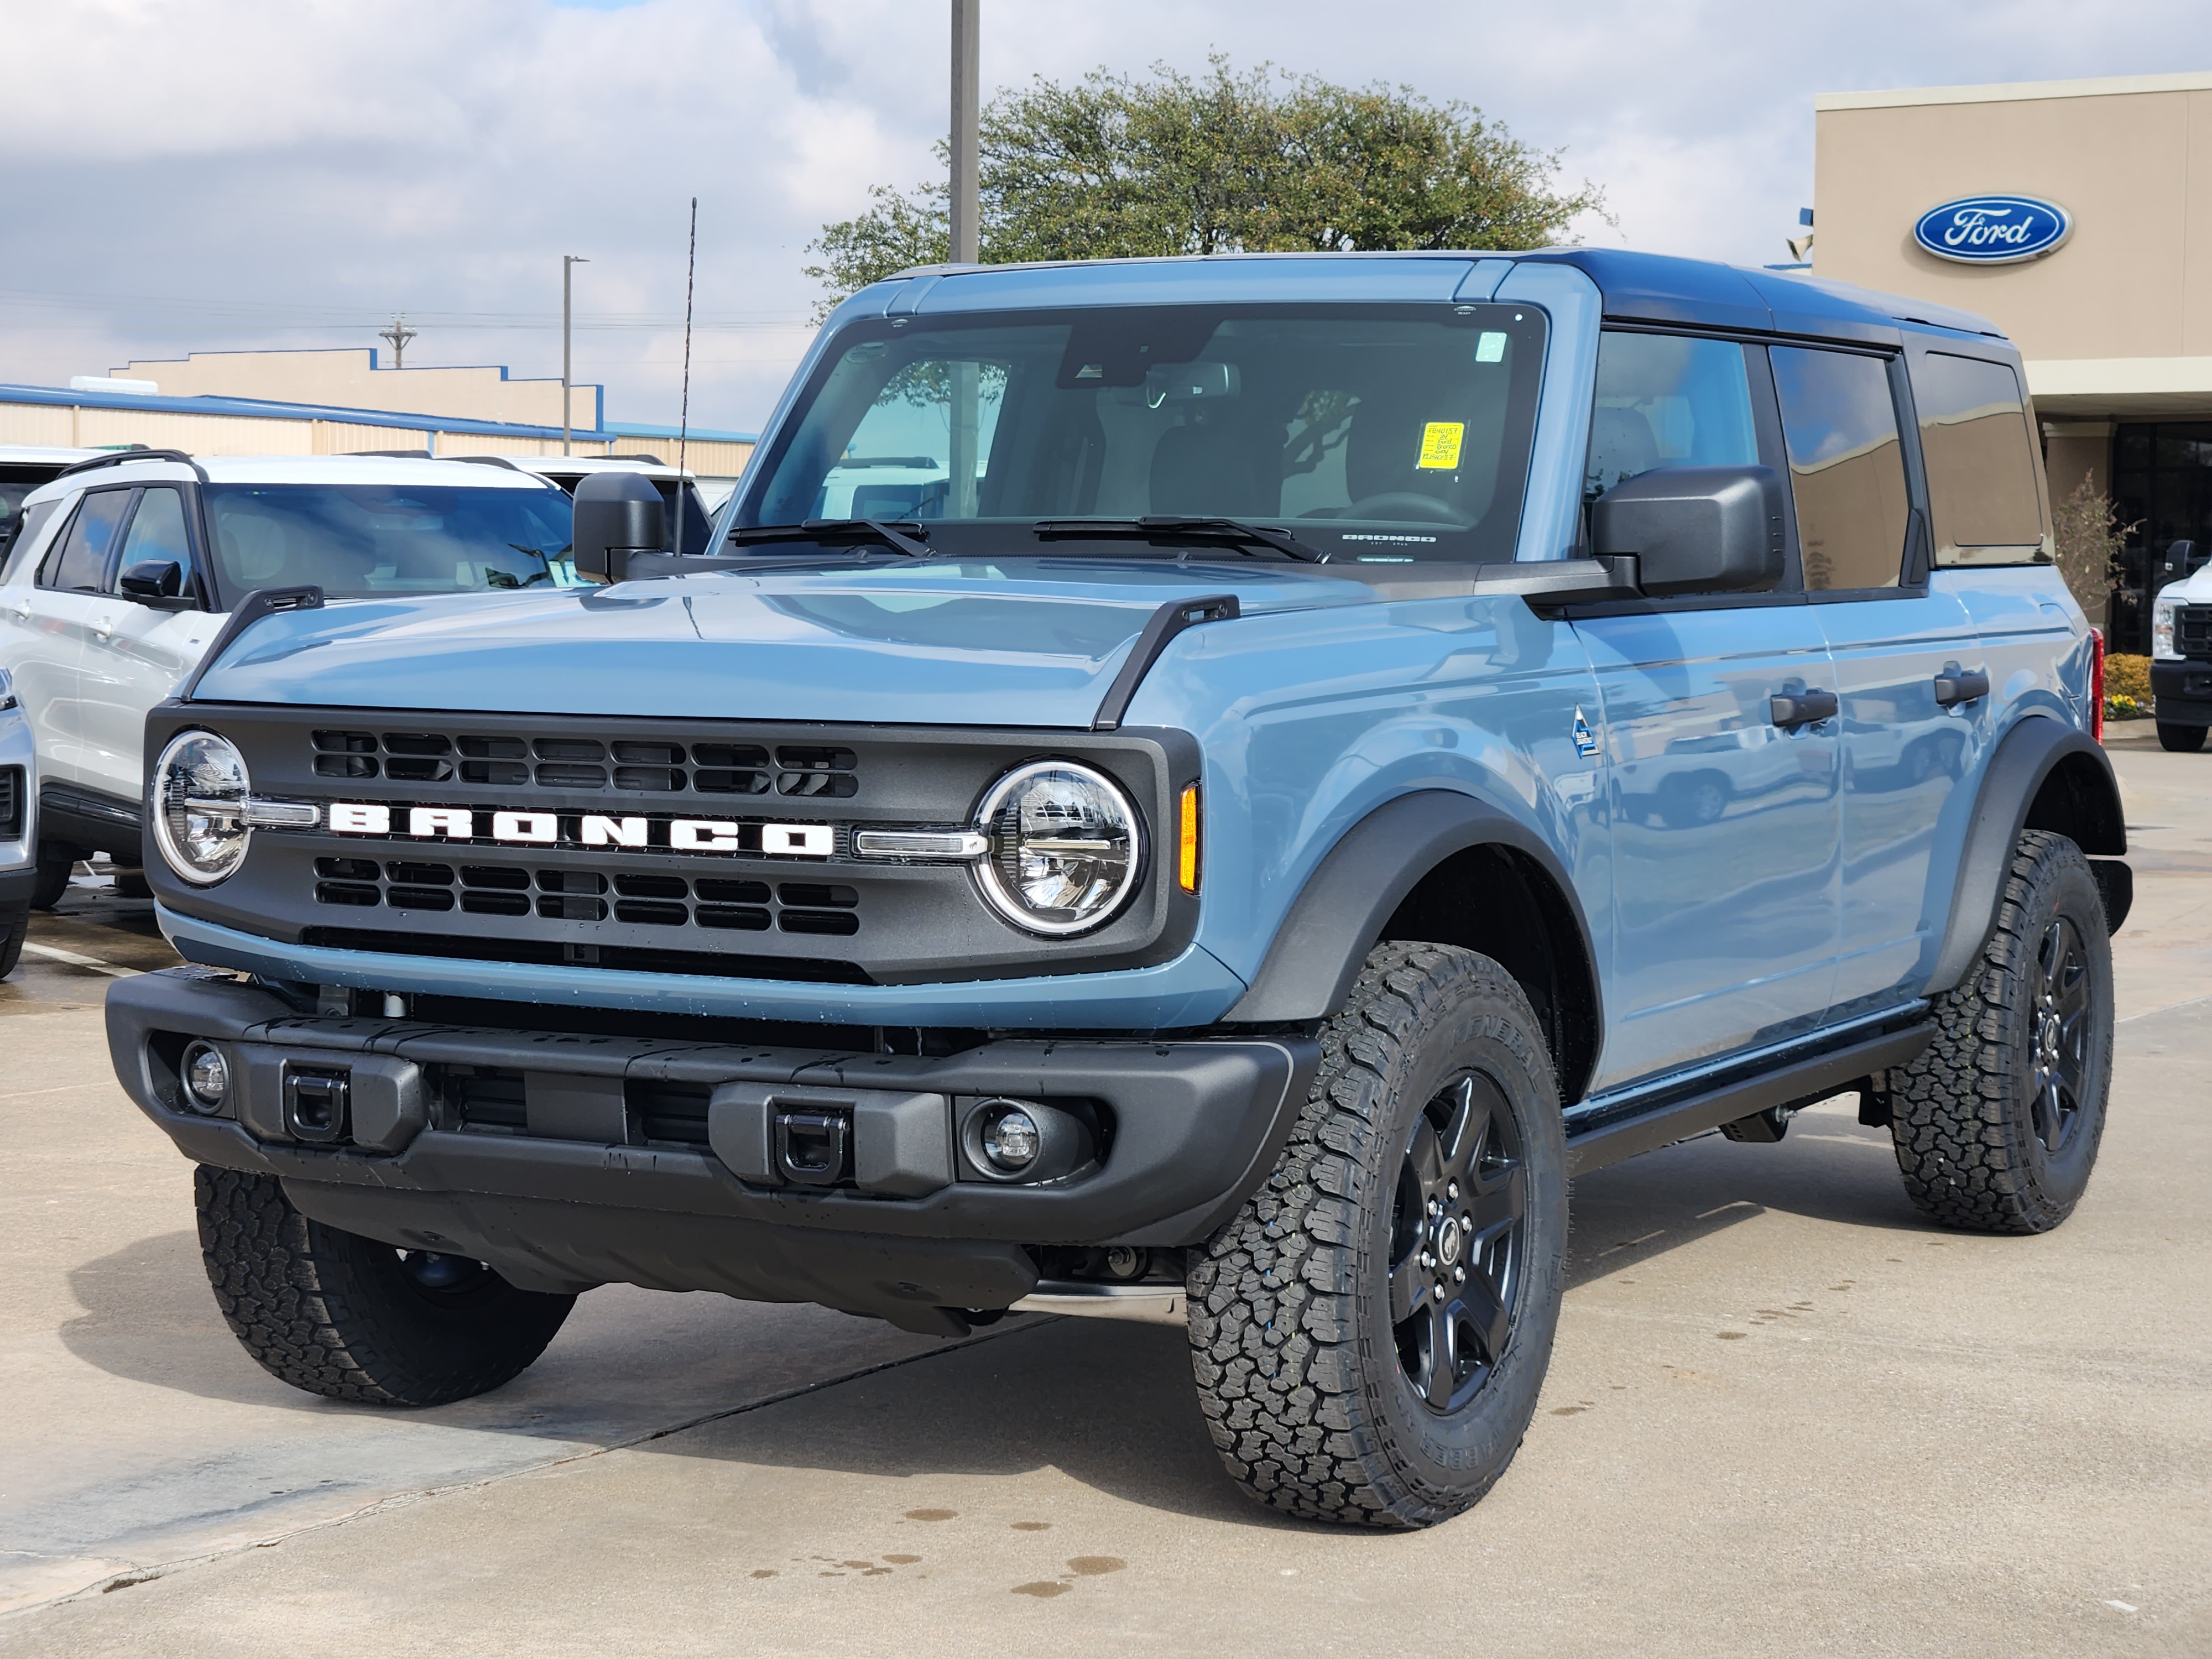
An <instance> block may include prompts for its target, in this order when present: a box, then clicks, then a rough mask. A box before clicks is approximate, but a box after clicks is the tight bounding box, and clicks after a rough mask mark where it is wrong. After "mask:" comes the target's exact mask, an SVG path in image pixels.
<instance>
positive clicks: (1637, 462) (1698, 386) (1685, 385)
mask: <svg viewBox="0 0 2212 1659" xmlns="http://www.w3.org/2000/svg"><path fill="white" fill-rule="evenodd" d="M1758 464H1759V435H1758V434H1757V432H1756V431H1755V430H1754V429H1753V426H1752V421H1751V392H1750V389H1749V387H1748V386H1747V383H1746V381H1745V380H1744V368H1743V348H1742V347H1741V346H1740V345H1738V344H1736V343H1735V342H1734V341H1732V340H1695V339H1689V338H1686V337H1682V336H1680V335H1672V334H1622V333H1613V332H1610V331H1608V332H1607V333H1606V334H1605V335H1604V336H1602V337H1601V338H1600V339H1599V341H1598V348H1597V399H1596V405H1595V408H1594V409H1592V410H1591V411H1590V442H1589V464H1588V465H1587V466H1586V468H1585V469H1584V471H1583V499H1584V500H1586V501H1589V500H1595V498H1597V497H1598V496H1600V495H1603V494H1605V492H1606V491H1607V490H1608V489H1612V488H1613V486H1614V485H1615V484H1617V483H1620V482H1621V481H1622V480H1624V479H1627V478H1632V477H1636V475H1637V474H1638V473H1639V472H1649V471H1651V470H1652V469H1653V468H1654V467H1659V466H1668V465H1681V466H1756V465H1758Z"/></svg>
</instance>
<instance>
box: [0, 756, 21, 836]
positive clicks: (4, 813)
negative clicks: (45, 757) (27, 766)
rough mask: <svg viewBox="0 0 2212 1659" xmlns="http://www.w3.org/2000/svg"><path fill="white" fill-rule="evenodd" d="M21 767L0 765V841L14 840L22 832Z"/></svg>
mask: <svg viewBox="0 0 2212 1659" xmlns="http://www.w3.org/2000/svg"><path fill="white" fill-rule="evenodd" d="M23 793H24V792H23V769H22V768H21V767H20V766H0V841H15V840H18V839H20V838H21V836H22V833H23Z"/></svg>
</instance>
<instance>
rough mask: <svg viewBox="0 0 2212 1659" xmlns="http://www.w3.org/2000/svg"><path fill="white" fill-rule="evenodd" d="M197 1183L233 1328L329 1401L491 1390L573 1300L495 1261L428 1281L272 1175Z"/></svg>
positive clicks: (386, 1401) (264, 1357) (416, 1398)
mask: <svg viewBox="0 0 2212 1659" xmlns="http://www.w3.org/2000/svg"><path fill="white" fill-rule="evenodd" d="M192 1191H193V1197H194V1199H195V1200H196V1201H197V1206H198V1209H199V1222H200V1254H201V1255H202V1256H203V1257H204V1259H205V1260H206V1262H207V1273H208V1282H209V1283H210V1284H211V1285H214V1287H215V1299H216V1305H217V1306H218V1307H220V1308H221V1309H222V1316H223V1318H224V1319H226V1320H228V1322H229V1324H230V1328H231V1331H232V1332H233V1334H235V1335H236V1336H237V1338H238V1340H239V1341H240V1343H242V1344H243V1345H244V1346H245V1348H246V1352H248V1353H250V1354H252V1356H253V1358H255V1360H256V1361H258V1363H259V1364H260V1366H261V1368H262V1369H263V1370H265V1371H267V1372H268V1373H269V1374H270V1376H274V1377H276V1379H277V1380H278V1381H279V1382H283V1383H290V1384H291V1385H292V1386H293V1387H294V1388H295V1389H305V1390H306V1391H307V1393H309V1394H319V1395H323V1396H325V1398H326V1399H331V1400H350V1401H357V1402H359V1403H361V1404H364V1405H372V1406H440V1405H444V1404H446V1403H447V1402H448V1401H455V1400H465V1399H468V1398H469V1397H470V1396H471V1395H479V1394H483V1393H486V1392H487V1391H489V1390H490V1389H495V1388H497V1387H499V1386H500V1384H501V1383H507V1382H510V1381H512V1380H513V1378H514V1377H515V1376H518V1375H519V1374H520V1372H521V1371H522V1370H524V1369H525V1368H526V1367H527V1366H528V1365H529V1364H530V1363H531V1362H532V1360H534V1359H536V1358H538V1355H539V1354H541V1353H543V1352H545V1345H546V1344H547V1343H549V1342H550V1341H551V1340H553V1334H554V1333H555V1332H556V1331H558V1330H559V1329H560V1328H561V1322H562V1321H563V1320H564V1319H566V1318H568V1310H569V1309H570V1308H572V1307H574V1305H575V1301H576V1298H575V1297H573V1296H547V1295H544V1294H541V1293H540V1292H538V1291H524V1290H518V1289H517V1288H515V1286H513V1285H510V1284H508V1283H507V1281H506V1280H505V1279H501V1277H500V1276H499V1275H498V1274H497V1273H493V1272H491V1271H490V1270H489V1268H483V1269H480V1270H477V1271H476V1272H474V1273H472V1274H471V1275H470V1276H468V1277H466V1278H465V1279H464V1280H463V1282H462V1284H461V1285H460V1286H459V1288H458V1289H453V1290H447V1291H434V1290H429V1289H426V1288H424V1287H423V1286H422V1285H421V1284H419V1283H418V1282H417V1281H416V1278H415V1277H414V1276H413V1275H411V1274H410V1273H409V1271H408V1269H407V1267H405V1266H404V1265H403V1263H402V1261H401V1255H400V1252H399V1251H398V1250H397V1249H394V1248H393V1247H392V1246H391V1245H389V1244H381V1243H377V1242H376V1241H375V1240H374V1239H368V1238H363V1237H360V1236H359V1235H358V1234H356V1233H348V1232H341V1231H338V1230H337V1228H335V1227H327V1226H325V1225H323V1224H322V1223H321V1222H319V1221H315V1220H312V1219H310V1218H308V1217H307V1216H304V1215H302V1214H301V1213H300V1212H299V1211H298V1210H296V1209H295V1208H294V1207H293V1206H292V1202H291V1200H289V1199H288V1198H287V1197H285V1195H284V1189H283V1185H282V1184H281V1183H280V1182H278V1181H277V1180H276V1177H275V1176H266V1175H247V1174H242V1173H240V1171H238V1170H217V1169H211V1168H210V1167H208V1166H207V1165H205V1164H202V1165H201V1166H199V1168H198V1169H197V1171H196V1172H195V1174H194V1175H193V1177H192ZM445 1260H450V1259H449V1258H447V1259H445Z"/></svg>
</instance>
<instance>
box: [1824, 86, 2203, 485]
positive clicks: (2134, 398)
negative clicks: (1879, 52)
mask: <svg viewBox="0 0 2212 1659" xmlns="http://www.w3.org/2000/svg"><path fill="white" fill-rule="evenodd" d="M1988 191H2012V192H2017V193H2020V194H2023V195H2030V196H2041V197H2047V198H2049V199H2050V200H2051V201H2055V202H2057V204H2059V205H2061V206H2062V207H2063V208H2065V209H2066V210H2068V211H2069V213H2071V214H2072V215H2073V216H2074V232H2073V234H2072V235H2071V237H2070V238H2069V240H2067V241H2066V242H2065V243H2064V244H2063V246H2060V247H2059V248H2058V249H2057V251H2056V252H2052V253H2051V254H2049V255H2048V256H2046V257H2045V258H2041V259H2035V260H2030V261H2027V262H2025V263H2022V264H2009V265H1965V264H1956V263H1954V262H1953V261H1950V260H1946V259H1939V258H1936V257H1935V256H1934V255H1932V254H1929V253H1927V252H1923V251H1922V250H1921V249H1920V248H1919V246H1917V244H1915V242H1914V241H1913V240H1912V227H1913V224H1914V222H1915V221H1917V219H1918V218H1919V217H1920V216H1921V215H1922V214H1923V213H1924V212H1926V211H1927V210H1929V208H1931V207H1934V206H1936V204H1939V203H1942V202H1945V201H1948V200H1951V199H1953V198H1954V197H1961V196H1972V195H1978V194H1982V193H1984V192H1988ZM1814 205H1815V208H1816V210H1817V213H1816V223H1815V226H1814V232H1815V234H1814V245H1813V268H1814V273H1815V274H1816V275H1818V276H1833V277H1838V278H1841V279H1842V280H1844V281H1845V282H1851V283H1863V284H1865V285H1866V286H1868V287H1870V288H1877V289H1887V290H1889V291H1891V292H1893V293H1898V294H1905V295H1919V296H1922V297H1924V298H1927V299H1929V300H1933V301H1937V302H1939V303H1941V304H1944V305H1950V306H1957V307H1962V308H1964V309H1966V310H1968V311H1974V312H1978V313H1981V314H1982V315H1984V316H1985V317H1988V318H1990V319H1992V320H1993V321H1995V322H1996V325H1998V326H1999V327H2000V328H2002V330H2003V331H2005V332H2006V333H2007V334H2008V335H2009V336H2010V337H2012V339H2013V340H2014V341H2015V343H2017V344H2018V345H2019V346H2020V348H2021V355H2022V356H2024V357H2025V358H2026V359H2027V366H2028V389H2029V391H2030V392H2032V393H2033V395H2034V398H2035V400H2036V406H2037V410H2038V411H2039V414H2040V415H2042V416H2044V417H2045V419H2046V420H2049V419H2051V418H2052V417H2054V416H2061V417H2063V416H2066V415H2069V414H2078V415H2081V416H2089V417H2092V418H2101V419H2104V420H2107V421H2109V420H2110V419H2112V417H2114V416H2119V417H2122V418H2129V419H2138V420H2155V419H2159V418H2161V417H2165V418H2172V417H2176V416H2198V417H2199V418H2201V411H2203V410H2204V409H2206V408H2207V407H2208V406H2212V73H2198V74H2181V75H2158V76H2127V77H2122V78H2118V79H2111V80H2099V81H2072V82H2032V83H2027V84H2021V85H2012V86H1990V87H1936V88H1919V89H1916V90H1908V91H1899V92H1870V93H1842V94H1828V95H1826V96H1824V97H1821V98H1820V99H1818V100H1816V101H1815V105H1814ZM2107 435H2109V434H2107ZM2054 436H2055V435H2054ZM2091 436H2092V435H2090V434H2087V433H2084V434H2081V435H2080V437H2081V440H2082V441H2083V442H2084V443H2085V444H2087V443H2088V442H2089V441H2090V440H2091ZM2070 466H2071V463H2070V462H2069V467H2070ZM2053 471H2054V474H2055V473H2056V472H2057V465H2054V467H2053ZM2078 477H2079V474H2078V472H2077V473H2076V481H2078ZM2051 484H2052V489H2053V493H2054V494H2061V493H2063V489H2062V487H2061V481H2060V480H2059V478H2058V477H2056V476H2054V477H2053V478H2052V480H2051Z"/></svg>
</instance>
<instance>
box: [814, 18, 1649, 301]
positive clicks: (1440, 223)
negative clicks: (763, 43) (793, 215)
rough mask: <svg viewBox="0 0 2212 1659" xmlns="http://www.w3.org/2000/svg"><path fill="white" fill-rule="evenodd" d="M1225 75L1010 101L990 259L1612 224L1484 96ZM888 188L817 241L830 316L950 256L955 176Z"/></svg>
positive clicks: (992, 150) (1468, 239)
mask: <svg viewBox="0 0 2212 1659" xmlns="http://www.w3.org/2000/svg"><path fill="white" fill-rule="evenodd" d="M1211 64H1212V67H1211V70H1210V72H1209V73H1208V74H1207V75H1206V76H1202V77H1200V78H1199V79H1196V80H1194V79H1192V78H1191V77H1189V76H1184V75H1182V74H1179V73H1177V72H1176V71H1175V70H1171V69H1169V68H1167V67H1166V66H1165V65H1164V64H1163V65H1155V66H1154V69H1153V71H1152V78H1151V79H1149V80H1143V81H1139V80H1137V79H1135V78H1133V77H1132V76H1127V75H1111V74H1109V73H1107V72H1106V71H1105V70H1093V71H1092V72H1091V74H1089V75H1087V76H1085V77H1084V78H1083V79H1082V80H1081V81H1080V82H1077V83H1076V84H1075V85H1073V86H1059V85H1056V84H1054V83H1053V82H1049V81H1046V80H1043V79H1042V78H1040V79H1038V80H1036V81H1035V82H1032V83H1031V84H1030V87H1029V88H1027V89H1026V90H1024V91H1018V92H1005V93H1001V94H999V96H997V97H996V98H994V99H993V100H991V102H990V103H989V104H988V105H987V106H985V108H984V110H983V112H982V121H981V129H980V131H979V134H978V137H979V143H980V148H981V155H980V158H979V159H980V162H981V166H980V168H979V173H978V178H977V193H978V196H979V197H980V203H979V206H980V210H981V212H980V217H981V242H982V257H983V258H984V259H985V260H986V261H987V262H989V263H993V264H1000V263H1004V262H1006V261H1009V260H1018V259H1103V258H1127V257H1130V256H1136V255H1145V254H1173V253H1224V252H1323V251H1328V252H1334V251H1339V250H1346V249H1352V248H1368V249H1384V248H1501V249H1502V248H1526V247H1541V246H1543V245H1544V244H1545V243H1547V242H1548V241H1552V240H1556V239H1557V238H1558V237H1559V235H1560V234H1562V233H1563V232H1564V231H1565V229H1566V228H1567V226H1568V224H1569V223H1570V222H1571V221H1572V220H1574V219H1575V218H1576V217H1577V216H1578V215H1580V214H1583V213H1596V214H1598V215H1600V216H1605V202H1604V196H1603V192H1601V191H1599V190H1598V189H1596V188H1595V186H1593V185H1590V184H1589V183H1588V182H1587V181H1585V182H1584V183H1583V185H1581V186H1580V187H1578V188H1577V189H1575V190H1574V191H1561V190H1559V189H1558V188H1557V187H1555V183H1554V181H1555V179H1556V178H1557V175H1558V173H1559V152H1557V151H1555V150H1540V149H1532V148H1531V147H1530V146H1528V145H1527V144H1524V143H1522V142H1521V141H1520V140H1518V139H1516V138H1515V137H1513V136H1512V135H1511V134H1510V133H1509V132H1507V131H1506V130H1505V129H1504V127H1503V126H1501V125H1498V124H1496V123H1495V122H1490V121H1486V120H1485V119H1484V118H1483V117H1482V113H1481V112H1480V110H1477V109H1474V108H1473V107H1471V106H1468V105H1466V104H1462V103H1457V102H1452V103H1444V104H1436V103H1431V101H1430V100H1428V99H1427V98H1425V97H1424V96H1423V95H1422V94H1419V93H1418V92H1416V91H1414V90H1413V88H1410V87H1403V86H1401V87H1395V88H1393V87H1386V86H1383V85H1379V84H1378V85H1376V86H1371V87H1366V88H1349V87H1340V86H1335V85H1333V84H1331V83H1330V82H1326V81H1322V80H1320V79H1318V78H1316V77H1314V76H1303V77H1299V76H1291V74H1289V73H1288V72H1287V71H1283V70H1276V69H1274V68H1273V66H1272V65H1270V64H1261V65H1260V66H1259V67H1258V68H1257V69H1254V70H1249V71H1248V72H1245V73H1243V74H1239V73H1237V72H1236V71H1235V70H1232V69H1231V67H1230V65H1229V61H1228V59H1227V58H1223V57H1219V56H1216V57H1214V58H1212V59H1211ZM938 158H939V161H944V160H945V146H944V145H943V144H942V143H940V144H939V146H938ZM869 194H870V197H871V205H870V206H869V207H868V209H867V210H866V211H865V212H863V213H861V214H860V215H859V216H857V217H854V218H851V219H844V220H840V221H838V222H836V223H834V224H828V225H824V226H823V228H822V234H821V235H820V236H819V237H817V239H816V240H814V241H813V242H812V243H811V244H810V245H809V250H808V251H809V252H814V253H817V254H818V255H820V262H819V263H818V264H811V265H809V266H807V267H806V273H805V274H806V275H808V276H811V277H813V278H815V279H816V280H817V282H819V283H821V284H822V285H823V289H825V290H826V292H827V298H825V299H824V301H823V303H822V306H821V307H820V308H821V310H822V312H823V313H827V312H828V311H829V308H830V307H832V306H834V305H836V302H837V301H839V300H842V298H844V296H845V295H848V294H850V293H852V292H854V290H855V289H860V288H864V287H866V285H867V284H868V283H872V282H877V281H879V280H880V279H882V278H883V277H885V276H890V275H891V274H892V273H893V272H895V271H897V270H904V269H905V268H906V267H908V266H909V265H917V264H939V263H941V262H943V261H944V260H945V258H947V257H948V250H949V248H950V246H951V234H950V231H949V229H948V227H947V222H946V220H947V216H946V194H947V191H946V186H945V184H944V183H943V182H941V181H938V182H932V183H927V184H922V185H916V186H915V188H914V189H913V190H911V191H896V190H893V189H891V188H890V186H888V185H877V186H875V187H874V189H873V190H872V191H870V192H869ZM1608 222H1609V217H1608Z"/></svg>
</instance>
